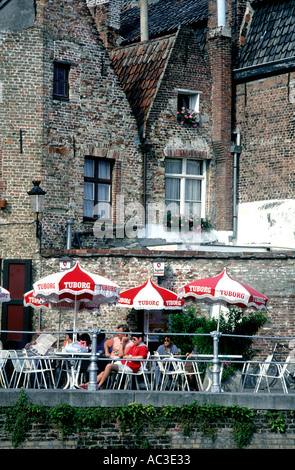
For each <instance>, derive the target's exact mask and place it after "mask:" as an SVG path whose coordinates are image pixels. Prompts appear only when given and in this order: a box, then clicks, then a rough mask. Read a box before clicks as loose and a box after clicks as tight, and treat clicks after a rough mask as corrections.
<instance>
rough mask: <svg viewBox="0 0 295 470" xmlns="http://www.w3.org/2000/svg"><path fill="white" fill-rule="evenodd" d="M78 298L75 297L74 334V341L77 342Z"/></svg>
mask: <svg viewBox="0 0 295 470" xmlns="http://www.w3.org/2000/svg"><path fill="white" fill-rule="evenodd" d="M77 303H78V302H77V297H75V310H74V334H73V340H74V341H77V333H76V330H77Z"/></svg>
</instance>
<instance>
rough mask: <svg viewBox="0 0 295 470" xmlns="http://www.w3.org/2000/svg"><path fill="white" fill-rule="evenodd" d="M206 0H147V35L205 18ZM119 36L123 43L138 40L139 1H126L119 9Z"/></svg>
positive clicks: (156, 35)
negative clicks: (120, 9)
mask: <svg viewBox="0 0 295 470" xmlns="http://www.w3.org/2000/svg"><path fill="white" fill-rule="evenodd" d="M207 16H208V0H149V7H148V18H149V37H150V38H155V37H159V36H164V35H168V34H171V33H173V32H175V31H176V30H177V28H178V27H179V26H181V25H189V24H193V23H198V22H200V21H203V20H206V19H207ZM120 36H121V37H122V38H123V41H124V42H123V43H130V42H132V41H139V40H140V9H139V2H136V4H134V2H132V1H131V0H130V1H129V2H126V3H125V4H124V6H123V8H122V11H121V29H120Z"/></svg>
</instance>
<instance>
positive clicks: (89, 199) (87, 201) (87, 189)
mask: <svg viewBox="0 0 295 470" xmlns="http://www.w3.org/2000/svg"><path fill="white" fill-rule="evenodd" d="M93 209H94V184H93V183H84V204H83V213H84V217H93Z"/></svg>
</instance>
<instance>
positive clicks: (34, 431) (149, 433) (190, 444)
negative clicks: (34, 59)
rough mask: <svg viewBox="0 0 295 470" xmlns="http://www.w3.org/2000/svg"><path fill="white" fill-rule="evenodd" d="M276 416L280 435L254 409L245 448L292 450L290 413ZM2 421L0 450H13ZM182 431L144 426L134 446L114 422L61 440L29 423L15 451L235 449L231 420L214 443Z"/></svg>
mask: <svg viewBox="0 0 295 470" xmlns="http://www.w3.org/2000/svg"><path fill="white" fill-rule="evenodd" d="M274 413H275V411H274ZM280 414H281V417H282V420H283V422H284V424H285V425H286V430H285V432H284V433H280V432H279V431H278V430H274V431H271V429H270V419H269V416H268V412H267V411H265V410H258V411H257V412H256V414H255V418H254V424H255V431H254V433H253V435H252V437H251V440H250V442H249V444H248V445H247V446H246V447H245V449H294V448H295V433H294V413H293V412H292V411H281V412H280ZM4 421H5V414H4V411H3V409H2V410H1V411H0V449H2V450H4V449H13V448H14V447H13V445H12V442H11V438H10V434H9V433H8V432H7V431H5V430H4ZM213 428H214V426H213ZM183 431H184V429H183V425H182V424H181V423H179V422H171V423H170V425H169V426H168V427H167V428H166V427H165V426H164V425H163V424H162V425H161V423H159V425H158V426H157V428H156V429H155V427H152V426H150V425H148V424H147V425H146V426H145V429H144V432H143V433H141V444H138V442H136V441H135V439H134V433H132V431H130V430H128V431H127V432H122V427H121V425H120V423H119V422H118V421H117V420H114V419H110V420H107V421H106V422H103V421H102V422H101V424H100V426H97V427H94V428H91V429H90V428H87V427H85V428H84V429H83V431H80V432H74V433H73V434H70V435H69V436H68V437H66V438H65V439H63V438H62V433H61V431H60V430H59V429H58V428H57V427H52V426H48V424H46V425H45V424H38V423H33V424H32V426H31V429H30V430H29V431H28V432H27V434H26V439H25V441H24V442H23V443H22V444H20V445H19V446H18V449H43V450H44V449H89V450H91V449H92V450H95V449H110V452H111V450H112V451H114V450H115V449H117V450H119V449H121V450H128V449H130V450H131V449H132V450H133V452H134V449H140V445H142V446H144V445H145V446H146V445H147V447H146V448H147V449H150V450H157V449H158V452H159V454H161V453H163V452H165V450H168V449H178V450H180V451H183V452H185V450H187V451H188V454H189V450H190V449H191V450H194V449H237V444H236V443H235V441H234V439H233V422H232V421H228V422H218V428H217V425H216V429H215V432H216V437H215V439H214V440H212V438H211V437H208V436H205V435H204V433H203V432H202V431H201V430H200V429H199V427H194V426H193V427H192V428H191V429H190V431H191V435H190V436H185V435H184V432H183ZM135 442H136V443H135ZM139 452H140V451H139ZM147 452H148V451H147ZM104 455H105V454H104ZM124 455H125V456H126V455H128V453H127V454H126V453H124ZM132 455H134V453H133V454H132ZM138 455H140V453H139V454H138ZM193 455H194V454H193Z"/></svg>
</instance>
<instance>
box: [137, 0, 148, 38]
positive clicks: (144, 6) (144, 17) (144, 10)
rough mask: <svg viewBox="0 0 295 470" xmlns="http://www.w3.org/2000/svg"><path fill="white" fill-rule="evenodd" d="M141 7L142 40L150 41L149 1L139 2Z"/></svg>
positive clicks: (140, 0)
mask: <svg viewBox="0 0 295 470" xmlns="http://www.w3.org/2000/svg"><path fill="white" fill-rule="evenodd" d="M139 6H140V40H141V42H143V41H148V40H149V21H148V0H139Z"/></svg>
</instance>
